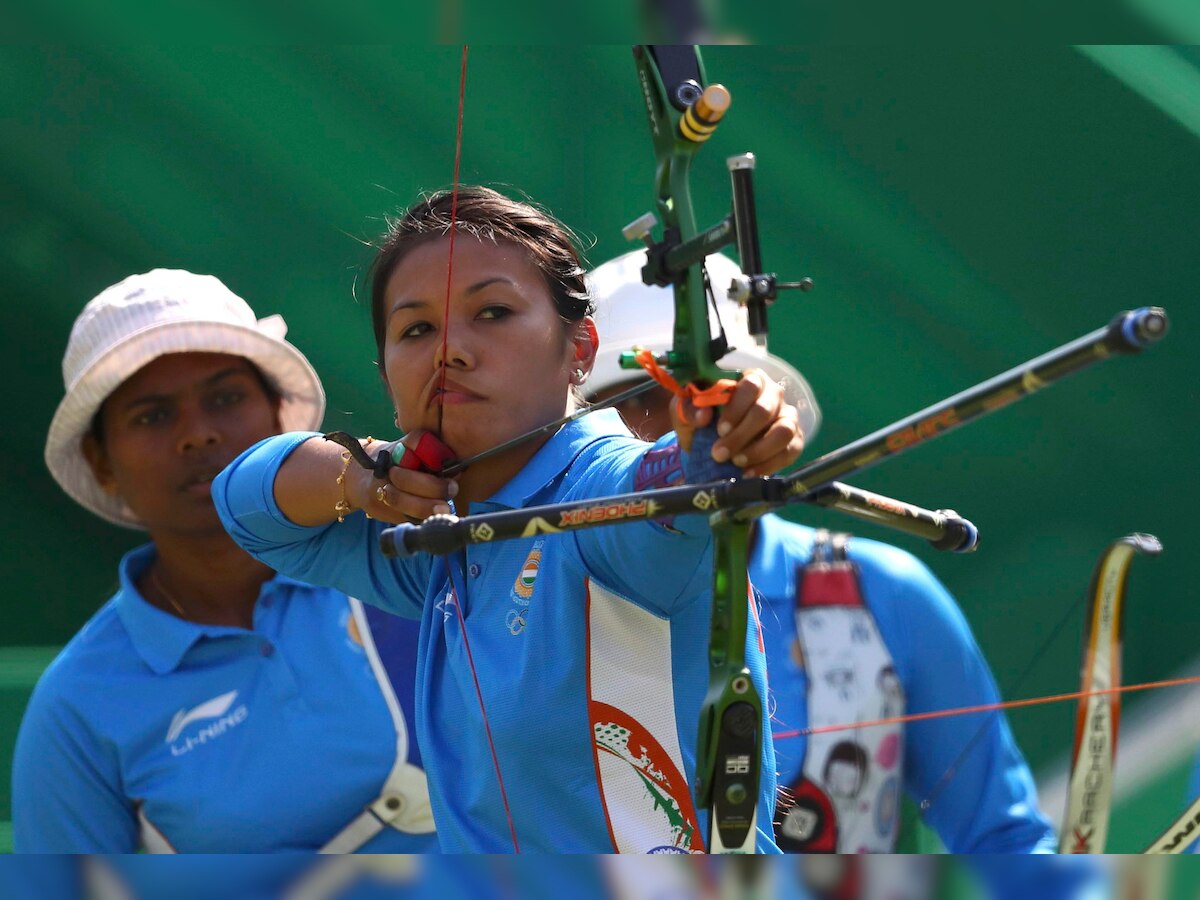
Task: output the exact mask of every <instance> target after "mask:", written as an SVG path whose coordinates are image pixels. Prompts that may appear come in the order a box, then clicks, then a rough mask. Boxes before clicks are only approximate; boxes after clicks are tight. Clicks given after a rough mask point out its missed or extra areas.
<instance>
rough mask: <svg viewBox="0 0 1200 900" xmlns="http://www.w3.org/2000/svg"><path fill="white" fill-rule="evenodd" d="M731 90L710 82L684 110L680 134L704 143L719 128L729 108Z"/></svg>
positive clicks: (694, 141) (693, 140)
mask: <svg viewBox="0 0 1200 900" xmlns="http://www.w3.org/2000/svg"><path fill="white" fill-rule="evenodd" d="M730 99H731V98H730V96H729V91H728V90H727V89H726V88H725V86H724V85H721V84H710V85H709V86H708V87H706V88H705V89H704V93H703V94H701V95H700V96H699V97H698V98H697V99H696V102H695V103H693V104H692V105H691V106H689V107H688V108H687V109H685V110H684V111H683V117H682V118H681V119H680V120H679V134H680V135H681V136H682V137H683V138H684V139H686V140H689V141H691V142H692V143H694V144H702V143H704V142H705V141H707V140H708V137H709V135H711V134H712V133H713V132H714V131H716V129H717V123H718V122H720V121H721V117H722V116H724V115H725V112H726V111H727V110H728V109H729V101H730Z"/></svg>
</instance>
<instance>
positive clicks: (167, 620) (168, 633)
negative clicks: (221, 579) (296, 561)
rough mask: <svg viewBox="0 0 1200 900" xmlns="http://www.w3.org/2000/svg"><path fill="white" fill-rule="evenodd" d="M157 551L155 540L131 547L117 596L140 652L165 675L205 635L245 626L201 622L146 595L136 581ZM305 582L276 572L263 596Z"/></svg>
mask: <svg viewBox="0 0 1200 900" xmlns="http://www.w3.org/2000/svg"><path fill="white" fill-rule="evenodd" d="M156 555H157V553H156V551H155V549H154V545H153V544H146V545H144V546H141V547H138V548H137V549H136V550H130V551H129V552H128V553H126V554H125V556H123V557H122V558H121V564H120V566H119V567H118V574H119V575H120V579H121V587H120V589H119V590H118V591H117V596H116V598H115V601H116V608H117V615H119V616H120V617H121V624H122V625H124V626H125V630H126V632H128V634H129V639H130V640H131V641H132V642H133V647H134V649H135V650H136V651H137V653H138V655H139V656H140V657H141V658H142V660H143V661H144V662H145V663H146V665H148V666H149V667H150V668H151V669H152V670H153V671H154V672H155V673H156V674H158V675H165V674H167V673H168V672H172V671H174V670H175V669H176V668H178V667H179V664H180V662H182V660H183V657H184V654H186V653H187V652H188V650H190V649H191V648H192V645H193V644H195V643H196V642H197V641H199V640H200V639H201V638H204V637H224V636H228V635H244V634H247V633H248V632H247V631H246V630H245V629H243V628H232V627H230V626H227V625H199V624H197V623H195V622H189V621H187V620H185V619H181V618H179V617H178V616H174V615H171V614H170V613H168V612H164V611H163V610H161V609H159V608H158V607H157V606H154V605H153V604H152V603H150V601H148V600H147V599H146V598H145V597H143V596H142V595H141V594H140V593H139V592H138V589H137V585H136V584H135V583H134V582H136V581H137V579H138V578H139V577H140V576H141V574H142V573H143V572H145V571H146V568H147V567H148V566H149V565H150V564H151V563H152V562H154V558H155V556H156ZM302 584H303V582H299V581H296V580H294V579H291V578H288V577H287V576H286V575H279V574H276V575H275V576H274V577H273V578H271V579H270V580H269V581H267V582H265V583H264V584H263V586H262V589H261V590H260V591H259V595H258V596H259V598H260V599H261V598H262V597H265V596H266V595H267V594H270V593H272V592H274V591H278V590H279V589H280V588H281V587H284V586H288V585H302Z"/></svg>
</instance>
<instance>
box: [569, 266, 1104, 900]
mask: <svg viewBox="0 0 1200 900" xmlns="http://www.w3.org/2000/svg"><path fill="white" fill-rule="evenodd" d="M645 257H646V254H645V251H641V250H638V251H633V252H631V253H627V254H625V255H623V256H620V257H617V258H616V259H613V260H610V261H609V262H606V263H604V264H603V265H601V266H598V267H597V268H596V269H595V270H594V271H592V272H591V273H590V274H589V276H588V289H589V292H590V293H591V294H592V297H593V298H594V299H595V301H596V313H595V319H596V328H597V331H598V332H599V334H600V339H601V346H605V345H607V346H609V347H613V348H614V349H612V350H610V351H609V352H608V353H607V354H604V353H603V352H602V353H601V354H600V355H598V358H597V361H596V365H595V367H594V368H593V369H592V377H591V378H590V379H589V381H588V384H587V390H588V399H589V400H592V401H599V400H603V399H606V398H608V397H611V396H613V395H615V394H617V393H619V392H620V391H622V390H624V389H625V388H626V387H628V386H630V384H631V383H633V382H634V381H637V380H641V379H639V378H637V377H636V375H637V373H632V372H628V371H625V370H623V369H621V368H620V366H619V365H618V363H617V358H618V356H619V348H620V347H628V346H632V345H635V344H640V345H643V346H647V347H650V348H652V349H655V350H662V349H666V348H668V347H669V346H670V344H671V338H672V334H671V330H672V317H673V311H674V307H673V298H672V295H671V292H670V291H669V290H667V289H665V288H659V287H654V286H648V285H646V284H644V283H643V282H642V278H641V269H642V266H643V265H644V263H645ZM705 267H706V269H707V272H708V277H709V282H710V284H711V287H712V289H713V295H714V300H715V305H716V307H717V311H718V313H719V314H720V317H721V320H722V323H723V325H724V328H725V330H726V333H727V334H728V336H729V339H730V344H731V345H734V346H736V347H738V348H739V353H738V359H737V360H736V364H737V365H743V366H744V365H749V364H754V365H757V366H759V367H760V368H762V369H763V370H764V371H766V372H768V373H770V374H771V375H772V377H775V378H777V379H778V380H780V381H781V382H783V383H784V384H785V386H786V389H787V390H788V394H789V399H790V400H791V401H792V402H793V403H794V404H795V405H796V406H797V407H798V408H799V410H800V422H801V427H802V429H803V430H804V434H805V438H806V440H811V438H812V436H813V434H814V432H815V430H816V427H817V425H818V423H819V422H820V412H819V410H818V407H817V403H816V399H815V397H814V396H813V394H812V390H811V388H810V387H809V386H808V382H807V381H805V380H804V378H803V377H802V376H801V375H800V373H799V372H797V371H796V370H795V369H794V368H793V367H792V366H791V365H789V364H788V363H787V362H785V361H784V360H782V359H780V358H779V357H775V356H772V355H770V354H768V353H766V351H765V350H763V349H761V348H759V347H757V346H756V345H755V344H754V343H753V341H752V340H751V338H750V335H749V333H748V331H747V330H746V326H745V317H746V314H745V311H744V310H743V309H741V308H740V307H739V305H738V304H737V303H736V301H734V300H731V299H729V298H728V297H727V296H726V293H725V290H724V288H725V287H726V286H727V285H728V284H729V283H730V280H731V278H732V277H733V276H735V275H738V274H740V269H739V268H738V266H737V264H736V263H734V262H733V261H732V260H730V259H729V258H727V257H725V256H721V255H713V256H710V257H708V259H707V261H706V264H705ZM670 400H671V396H670V394H668V393H667V392H666V391H661V392H660V391H650V392H649V393H647V394H644V395H641V396H640V397H637V398H634V400H633V401H628V402H626V403H623V404H621V405H620V406H619V407H618V409H619V410H621V412H622V415H624V416H625V418H626V421H627V423H628V424H629V426H630V428H631V429H633V430H634V431H635V432H636V433H638V434H639V436H641V437H642V438H643V439H645V440H655V439H657V438H658V437H659V436H660V435H661V434H662V433H663V431H664V430H665V429H664V426H663V422H664V418H665V416H666V415H667V411H666V407H667V404H668V403H669V402H670ZM679 475H681V473H676V476H679ZM848 573H849V574H851V575H852V576H853V577H852V579H848V578H847V577H846V576H847V574H848ZM750 574H751V582H752V583H753V584H754V586H755V589H756V591H757V592H758V594H759V596H760V597H761V599H762V603H763V606H764V607H765V610H764V614H763V615H762V616H761V621H762V627H763V633H764V639H765V642H766V648H767V670H768V683H769V684H770V686H771V693H772V695H773V698H774V715H773V724H774V726H775V732H776V738H777V739H776V759H777V764H778V767H779V776H780V778H779V783H780V785H781V791H782V793H783V796H782V798H781V801H780V806H779V809H778V811H777V819H776V840H777V842H778V844H779V846H780V847H781V848H783V849H784V850H785V851H790V852H826V853H828V852H835V851H836V852H841V853H854V852H867V851H870V852H884V853H887V852H892V851H893V849H894V848H895V847H896V844H897V839H898V837H899V835H898V833H897V829H898V825H899V816H898V812H899V794H898V791H899V790H904V791H906V792H907V793H908V794H909V795H910V796H911V797H912V798H913V799H914V800H915V801H917V802H918V803H920V802H921V801H923V800H926V799H929V802H928V803H927V804H925V805H926V806H927V807H928V808H927V810H926V812H925V817H926V821H927V822H928V823H929V824H930V825H931V826H932V827H934V828H935V829H936V830H937V832H938V835H939V837H940V838H941V840H942V842H943V843H944V845H945V846H946V847H947V848H948V849H950V850H951V851H952V852H960V853H965V852H970V853H1000V852H1003V853H1021V852H1035V851H1044V852H1052V851H1053V849H1054V847H1055V846H1056V844H1057V842H1056V840H1055V838H1054V833H1053V829H1052V828H1051V827H1050V824H1049V823H1048V822H1047V821H1046V819H1045V818H1044V817H1043V816H1042V815H1041V813H1040V812H1039V811H1038V808H1037V798H1036V795H1035V793H1034V787H1033V779H1032V777H1031V775H1030V773H1029V770H1028V767H1027V766H1026V764H1025V761H1024V760H1023V759H1022V757H1021V754H1020V752H1019V751H1018V749H1017V747H1016V745H1015V743H1014V742H1013V739H1012V735H1011V733H1010V732H1009V729H1008V725H1007V723H1006V722H1005V721H1004V718H1003V716H1002V715H999V714H998V715H997V718H996V720H995V722H994V724H992V725H989V727H987V728H986V729H985V730H983V731H980V723H979V720H978V719H975V718H971V719H965V720H964V719H961V718H957V719H956V718H950V719H943V720H941V721H939V722H926V723H921V724H918V725H912V726H908V727H900V726H898V725H897V726H890V727H877V728H871V729H864V730H861V731H853V732H850V731H848V732H841V733H831V734H830V735H829V736H828V738H826V736H824V735H818V736H811V737H805V736H803V734H799V733H794V732H796V731H797V730H799V729H802V728H803V727H804V726H806V725H807V726H817V725H827V724H842V723H847V722H855V721H865V720H868V719H877V718H882V717H887V716H895V715H898V714H900V713H902V712H904V711H905V710H906V709H907V710H908V711H926V710H931V709H949V708H953V707H959V706H970V705H975V704H982V703H989V702H994V701H996V700H997V699H998V696H997V692H996V688H995V685H994V683H993V680H992V676H991V672H990V671H989V669H988V666H987V663H986V661H985V660H984V659H983V656H982V654H981V653H980V651H979V648H978V646H977V645H976V643H975V641H974V638H973V637H972V635H971V632H970V628H969V626H968V625H967V622H966V620H965V619H964V618H963V616H962V613H961V612H960V611H959V609H958V607H957V605H956V604H955V603H954V600H953V599H952V598H951V597H950V595H949V594H948V593H947V592H946V589H945V588H944V587H942V585H941V584H940V583H938V581H937V580H936V579H935V578H934V577H933V575H932V574H931V573H930V572H929V571H928V570H927V569H926V568H925V567H924V566H923V565H922V564H921V563H920V562H919V561H918V560H917V559H916V558H914V557H912V556H911V555H909V554H908V553H905V552H904V551H902V550H899V549H897V548H894V547H891V546H888V545H886V544H881V543H878V542H875V541H867V540H859V539H855V540H854V542H853V543H852V544H849V545H848V536H846V535H829V534H828V532H824V533H822V532H817V531H814V529H812V528H809V527H806V526H803V525H799V524H796V523H793V522H788V521H786V520H784V519H782V518H780V517H778V516H775V515H767V516H763V517H762V518H761V519H760V520H759V522H758V527H757V529H756V536H755V541H754V551H753V558H752V564H751V573H750ZM977 731H979V732H980V733H979V735H976V732H977ZM847 735H849V736H851V737H852V738H853V740H846V739H845V738H846V737H847ZM974 741H978V744H974V743H973V742H974ZM968 745H971V746H970V752H969V753H964V748H967V747H968ZM959 754H963V756H962V758H961V759H959V758H958V757H959ZM943 777H945V778H952V781H951V782H950V783H948V784H947V783H941V781H942V779H943ZM1091 874H1092V873H1091V872H1089V871H1086V870H1084V871H1076V872H1065V873H1062V874H1061V877H1062V878H1063V879H1065V880H1064V881H1060V880H1057V879H1053V878H1048V879H1046V880H1045V883H1039V884H1037V885H1032V884H1030V883H1029V881H1028V879H1029V877H1030V876H1034V875H1036V877H1037V878H1039V879H1042V878H1044V877H1045V873H1044V871H1043V869H1042V867H1038V869H1037V871H1036V873H1035V872H1033V871H1030V870H1020V869H1015V870H1014V868H1013V867H1011V866H1008V867H1003V866H991V865H988V864H986V863H981V864H980V875H981V877H982V878H983V879H984V880H986V881H987V882H989V883H990V884H991V885H992V886H993V887H994V888H995V889H996V890H997V891H998V894H997V895H998V896H1016V895H1017V894H1016V892H1015V891H1014V890H1013V888H1014V887H1015V886H1016V885H1017V884H1018V883H1019V884H1020V887H1021V893H1022V894H1023V895H1025V896H1029V897H1057V896H1075V894H1073V893H1072V890H1073V889H1074V886H1077V885H1078V884H1080V883H1083V882H1087V881H1088V880H1089V879H1090V877H1091ZM1021 879H1025V880H1024V881H1022V880H1021Z"/></svg>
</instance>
